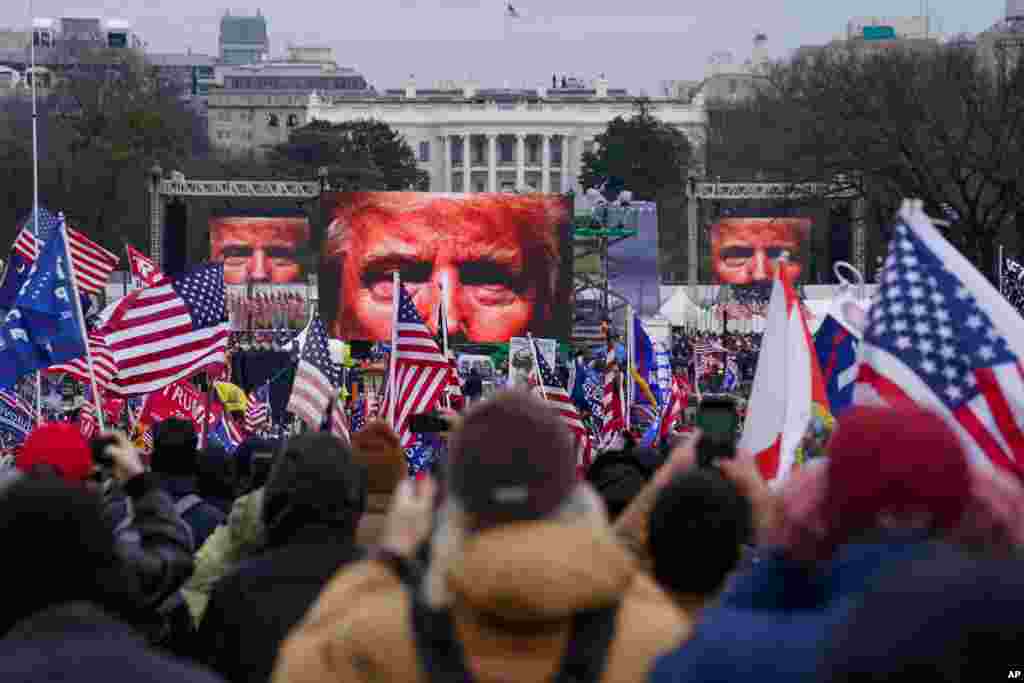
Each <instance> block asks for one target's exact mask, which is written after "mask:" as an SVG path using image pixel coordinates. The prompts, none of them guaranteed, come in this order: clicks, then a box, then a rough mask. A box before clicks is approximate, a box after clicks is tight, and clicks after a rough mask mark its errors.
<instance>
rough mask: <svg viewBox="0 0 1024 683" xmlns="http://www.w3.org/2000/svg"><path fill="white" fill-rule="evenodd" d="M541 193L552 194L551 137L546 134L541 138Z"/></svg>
mask: <svg viewBox="0 0 1024 683" xmlns="http://www.w3.org/2000/svg"><path fill="white" fill-rule="evenodd" d="M540 144H541V148H540V159H541V167H540V191H541V192H551V135H550V133H544V134H543V135H541V136H540Z"/></svg>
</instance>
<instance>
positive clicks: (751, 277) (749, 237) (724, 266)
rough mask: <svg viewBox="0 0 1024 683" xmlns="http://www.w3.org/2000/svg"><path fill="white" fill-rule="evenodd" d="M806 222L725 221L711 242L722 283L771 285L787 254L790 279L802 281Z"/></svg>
mask: <svg viewBox="0 0 1024 683" xmlns="http://www.w3.org/2000/svg"><path fill="white" fill-rule="evenodd" d="M809 229H810V220H808V219H805V218H724V219H722V220H720V221H719V222H718V223H717V225H716V232H714V233H713V237H712V240H711V264H712V268H714V272H715V277H716V278H717V281H718V282H721V283H723V284H730V285H749V284H753V283H758V282H769V281H771V279H772V278H773V277H774V276H775V266H776V263H777V262H778V260H779V258H780V257H782V256H783V254H788V260H787V261H786V266H785V267H786V271H787V274H788V275H789V277H790V279H791V280H793V281H795V280H797V279H798V278H799V277H800V273H801V272H802V270H803V267H802V266H801V265H800V263H799V261H798V260H797V259H798V258H799V256H800V235H801V234H807V232H808V231H809ZM802 230H803V232H802Z"/></svg>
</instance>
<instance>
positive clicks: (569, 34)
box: [5, 0, 1006, 95]
mask: <svg viewBox="0 0 1024 683" xmlns="http://www.w3.org/2000/svg"><path fill="white" fill-rule="evenodd" d="M22 1H23V2H25V4H24V6H23V7H24V8H23V10H22V11H23V12H24V21H23V24H24V25H27V24H28V17H29V16H31V15H32V14H33V13H34V14H35V16H39V17H54V18H56V17H61V16H86V17H95V16H103V17H105V18H120V19H127V20H129V21H132V22H133V23H134V26H135V30H136V31H137V32H138V33H139V34H140V35H141V36H142V38H143V40H145V41H147V42H148V43H149V49H150V50H152V51H156V52H185V50H186V49H188V48H191V49H192V51H193V52H198V53H203V54H211V55H215V54H217V34H218V29H219V23H220V17H221V16H222V15H223V13H224V11H225V10H231V11H232V12H233V13H239V14H244V13H255V11H256V10H257V9H259V10H260V11H261V12H262V14H263V15H264V16H265V17H266V18H267V23H268V29H269V33H270V43H271V53H272V54H273V55H275V56H276V55H283V54H284V53H285V51H286V48H287V46H288V45H290V44H292V45H316V46H325V47H332V48H333V49H334V54H335V59H336V60H337V61H338V63H339V64H341V65H343V66H350V67H353V68H355V69H357V70H358V71H360V72H361V73H362V74H363V75H364V76H365V77H366V78H367V80H368V81H369V82H370V83H371V84H373V85H374V86H376V87H377V88H379V89H384V88H400V87H403V85H404V84H405V82H406V81H407V80H408V79H409V78H410V76H413V77H414V78H415V80H416V82H417V84H418V85H419V87H430V86H432V85H433V84H434V83H436V82H438V81H441V80H454V81H462V80H465V79H467V78H471V79H473V80H475V81H477V82H479V83H481V85H482V86H484V87H502V86H505V85H508V86H510V87H523V86H525V87H536V86H538V85H541V84H548V85H550V82H551V76H552V74H557V75H558V76H559V77H561V76H562V75H566V76H575V77H577V78H581V79H584V80H585V81H588V82H589V81H591V80H592V79H593V78H595V77H597V76H598V75H599V74H601V73H604V74H605V76H606V77H607V78H608V80H609V82H610V85H611V87H613V88H616V87H618V88H628V89H629V90H630V91H631V92H636V93H640V92H641V91H646V92H647V93H648V94H651V95H655V94H658V93H659V83H660V82H661V81H662V80H675V79H681V80H698V79H700V78H702V77H703V76H704V74H705V71H706V68H707V63H708V59H709V58H710V57H711V55H712V54H713V53H715V52H721V51H729V52H732V53H733V54H734V55H735V59H736V61H737V62H742V61H743V60H745V59H746V58H747V57H748V56H749V54H750V48H751V45H752V41H753V37H754V35H755V34H756V33H758V32H761V33H764V34H766V35H767V36H768V43H767V46H768V49H769V52H770V53H771V54H772V56H775V57H782V56H785V55H786V54H787V52H788V51H790V50H793V49H795V48H797V47H800V46H801V45H814V44H821V43H824V42H827V41H828V40H830V39H832V38H833V37H835V36H837V35H838V34H840V33H842V32H843V31H844V30H845V26H846V22H847V21H849V20H850V19H851V18H853V17H855V16H881V17H885V16H910V15H919V14H921V11H922V7H926V6H927V7H928V13H929V15H930V16H932V17H933V18H934V20H935V24H934V25H936V26H937V27H939V30H941V31H943V32H945V33H957V32H960V31H967V32H970V33H977V32H980V31H983V30H985V29H986V28H988V27H989V26H991V25H992V24H993V23H995V22H996V21H998V20H999V19H1000V18H1001V17H1002V15H1003V13H1004V11H1005V7H1006V3H1005V0H974V1H972V2H965V1H964V0H929V1H928V2H927V3H926V2H923V1H922V0H856V1H853V2H849V3H846V4H843V3H840V2H837V1H836V0H711V1H707V2H701V3H696V2H692V1H691V2H679V1H678V0H630V1H628V2H626V1H624V0H511V3H512V5H513V6H514V7H515V9H516V11H517V12H518V14H519V15H520V18H519V19H514V18H509V17H507V16H506V8H505V6H506V3H507V2H508V1H509V0H480V1H474V0H371V1H370V2H354V3H353V2H345V3H342V2H331V1H330V0H328V1H326V2H325V1H324V0H252V2H253V4H250V5H234V6H232V5H226V4H221V3H222V2H225V1H226V2H239V0H220V2H218V0H213V1H212V2H211V0H175V1H174V2H170V1H168V0H85V2H86V3H90V4H84V5H79V4H73V3H69V2H67V1H66V0H22ZM33 2H34V7H33V6H32V5H31V4H30V3H33ZM12 4H13V3H12ZM5 20H6V21H8V22H11V21H13V20H15V17H14V13H5Z"/></svg>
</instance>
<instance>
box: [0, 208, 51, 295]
mask: <svg viewBox="0 0 1024 683" xmlns="http://www.w3.org/2000/svg"><path fill="white" fill-rule="evenodd" d="M33 217H34V216H33V214H31V213H30V214H29V216H28V218H27V219H26V220H25V222H24V223H23V224H22V226H21V230H20V231H19V232H18V236H17V238H16V239H15V240H14V248H13V249H11V257H10V258H9V259H8V261H7V270H6V271H5V273H4V281H3V284H2V285H0V308H4V309H10V308H14V300H15V299H16V298H17V297H18V292H19V291H20V290H21V287H22V285H24V284H25V280H27V279H28V272H29V270H31V268H32V263H33V262H34V261H35V258H36V255H37V254H38V253H39V249H38V248H37V242H36V239H37V238H38V241H39V242H40V243H43V244H45V243H46V242H47V240H49V239H50V238H51V237H52V236H53V235H55V234H56V232H57V227H58V225H59V224H60V219H59V218H58V217H57V216H55V215H53V214H52V213H50V212H49V211H47V210H46V209H45V208H42V207H40V208H39V232H38V234H37V233H36V232H35V230H34V229H33V225H32V219H33Z"/></svg>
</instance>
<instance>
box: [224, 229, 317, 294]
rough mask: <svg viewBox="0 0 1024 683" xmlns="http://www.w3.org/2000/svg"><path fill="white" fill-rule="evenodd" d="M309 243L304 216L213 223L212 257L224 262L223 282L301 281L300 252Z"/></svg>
mask: <svg viewBox="0 0 1024 683" xmlns="http://www.w3.org/2000/svg"><path fill="white" fill-rule="evenodd" d="M308 241H309V223H308V222H307V221H306V219H305V218H301V217H273V218H262V217H230V218H215V219H213V220H211V221H210V256H211V258H212V260H214V261H223V262H224V282H226V283H227V284H229V285H242V284H246V283H248V282H270V283H275V284H283V283H289V282H301V281H302V265H301V263H300V262H299V258H298V250H299V248H300V246H301V245H302V244H304V243H306V242H308Z"/></svg>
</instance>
